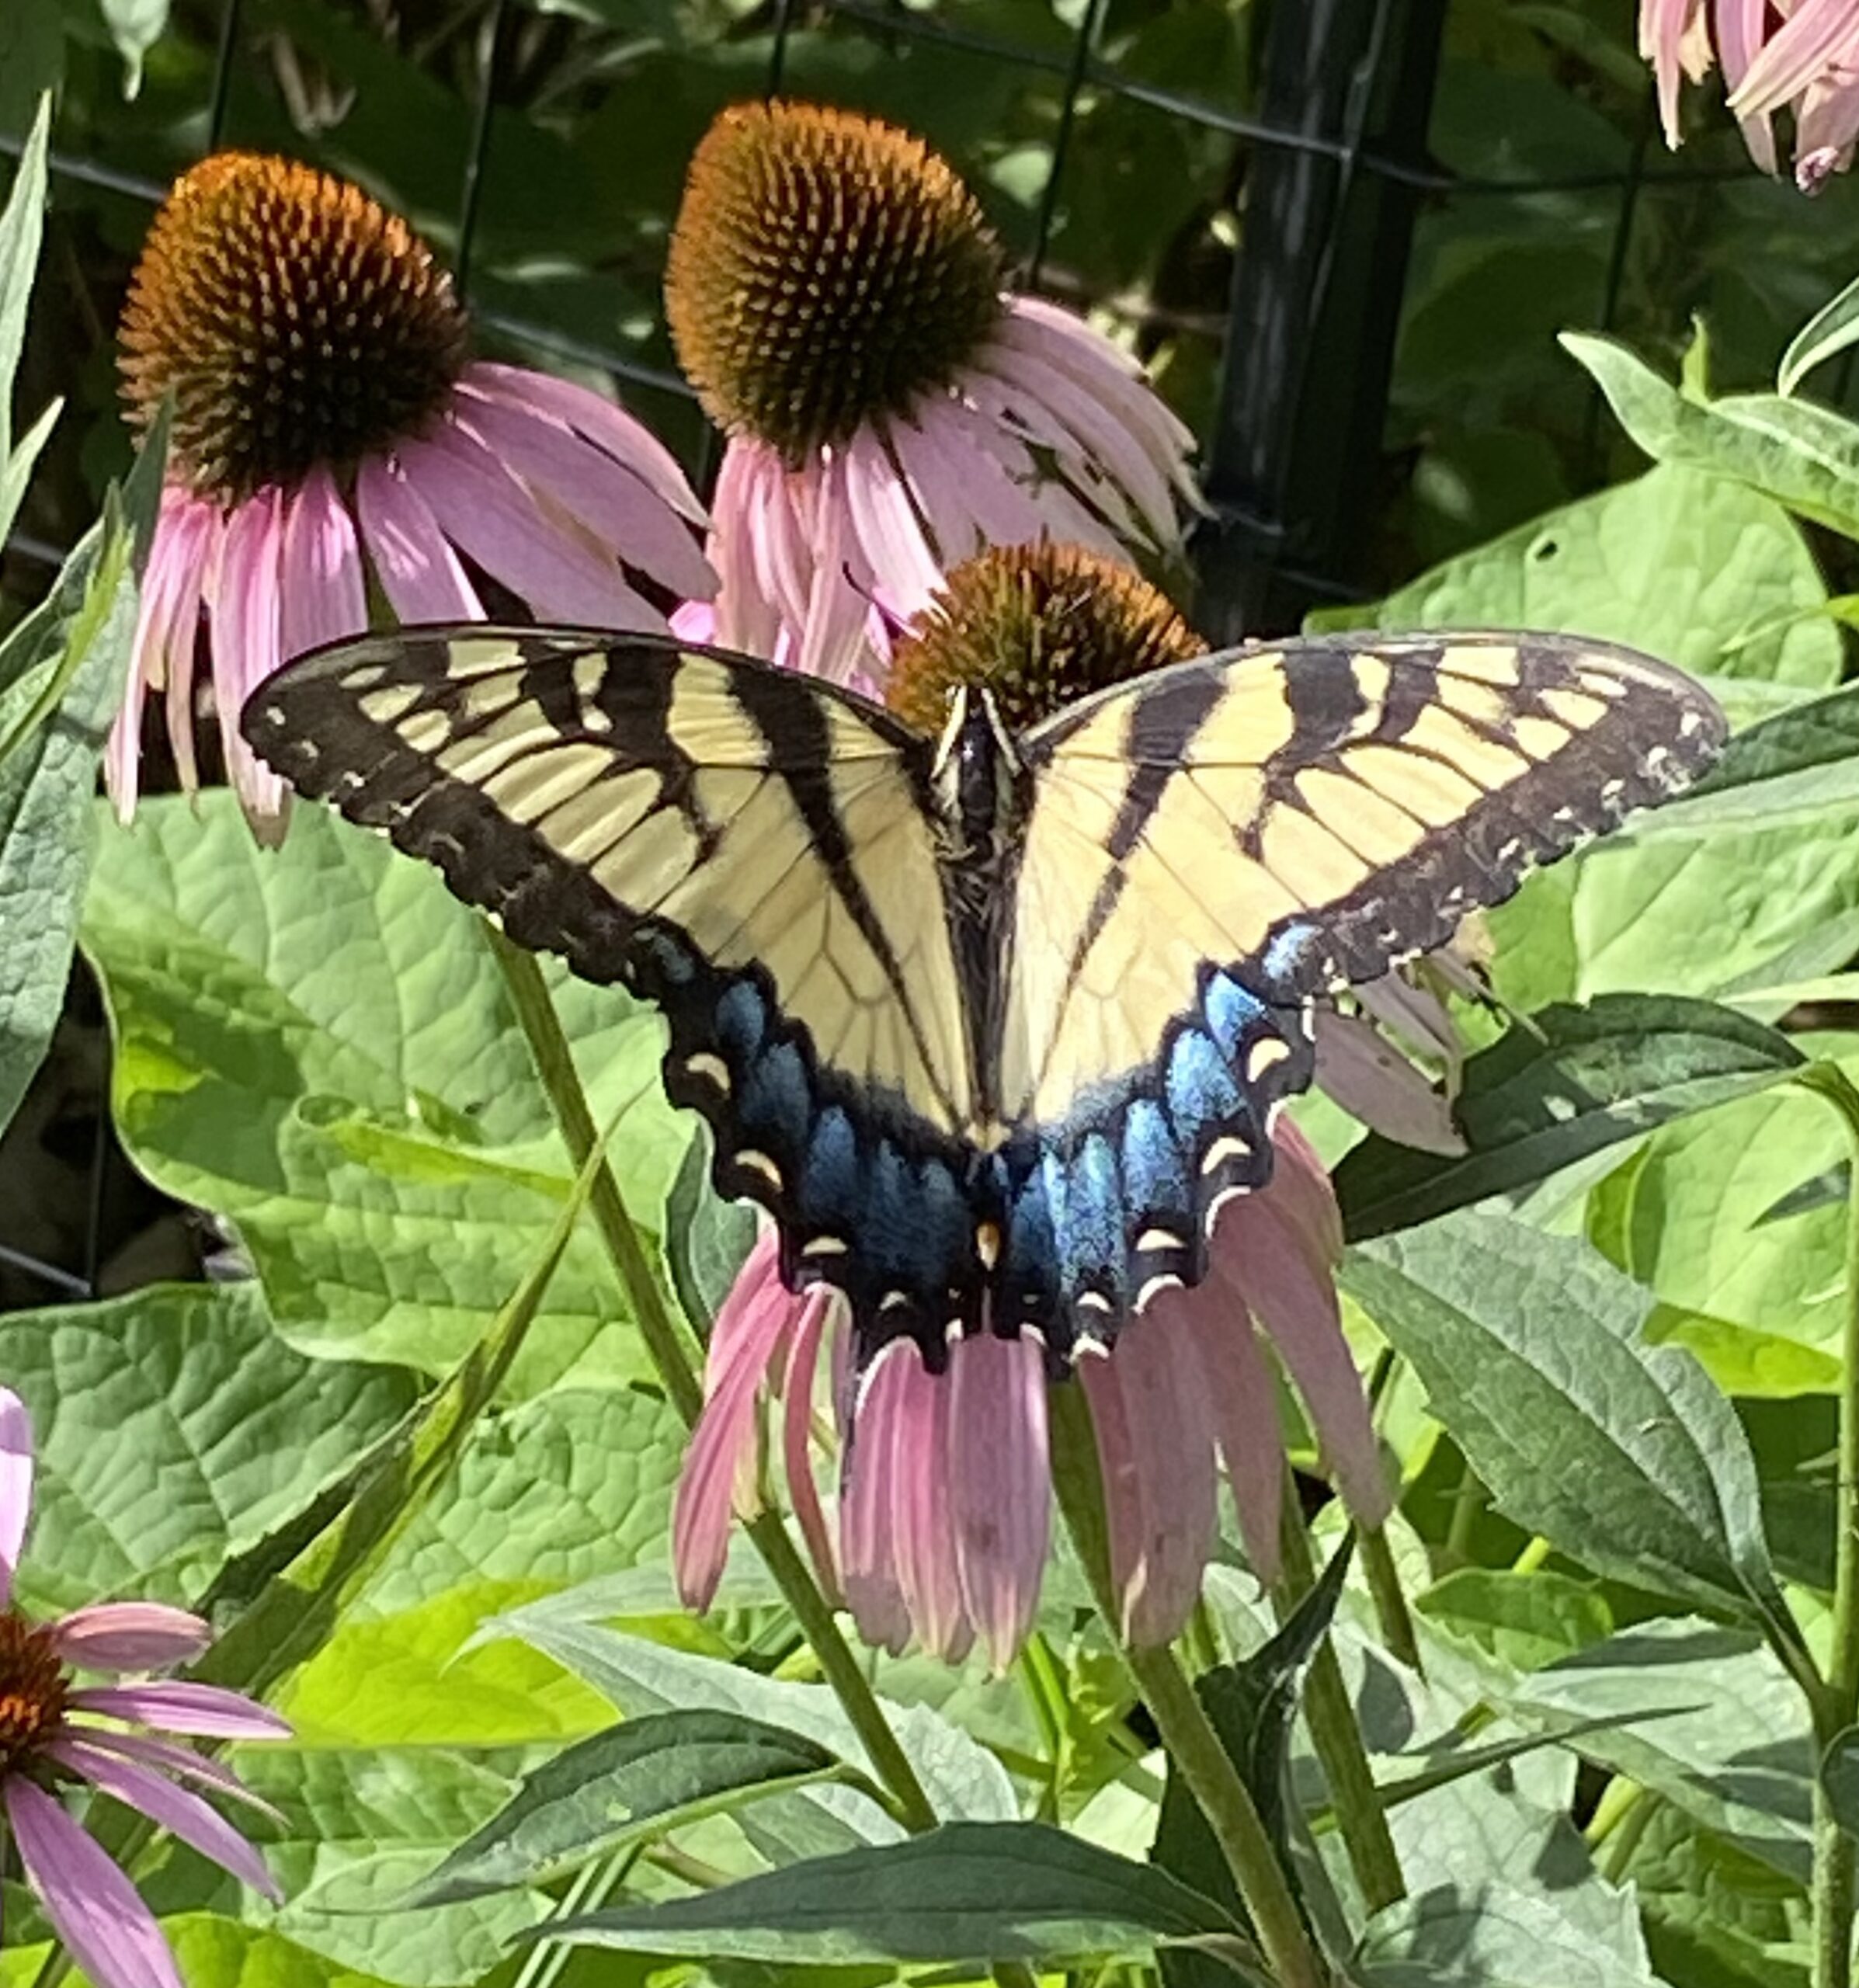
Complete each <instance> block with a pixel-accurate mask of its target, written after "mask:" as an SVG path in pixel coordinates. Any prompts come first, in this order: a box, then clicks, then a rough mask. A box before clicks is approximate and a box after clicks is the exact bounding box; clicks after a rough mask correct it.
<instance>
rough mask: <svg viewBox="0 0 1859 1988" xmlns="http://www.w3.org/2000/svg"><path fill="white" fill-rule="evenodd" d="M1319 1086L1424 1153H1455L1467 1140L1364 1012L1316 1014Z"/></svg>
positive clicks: (1426, 1082)
mask: <svg viewBox="0 0 1859 1988" xmlns="http://www.w3.org/2000/svg"><path fill="white" fill-rule="evenodd" d="M1312 1033H1313V1034H1314V1036H1315V1040H1316V1051H1317V1065H1316V1083H1317V1086H1318V1088H1319V1090H1322V1091H1323V1092H1324V1093H1326V1094H1327V1095H1328V1096H1329V1097H1333V1098H1334V1099H1335V1100H1336V1103H1339V1104H1340V1105H1341V1106H1342V1107H1343V1110H1345V1111H1346V1112H1347V1113H1348V1114H1350V1117H1352V1118H1359V1119H1360V1121H1362V1123H1363V1124H1364V1125H1366V1126H1367V1127H1368V1128H1370V1130H1371V1131H1377V1132H1379V1133H1381V1135H1382V1136H1383V1137H1384V1138H1390V1139H1393V1140H1395V1141H1396V1142H1398V1143H1399V1144H1400V1145H1404V1146H1414V1147H1416V1148H1418V1149H1419V1150H1420V1151H1421V1152H1442V1153H1457V1152H1464V1151H1465V1138H1464V1137H1463V1136H1462V1135H1461V1133H1460V1131H1459V1129H1458V1126H1457V1125H1456V1124H1454V1122H1453V1117H1452V1107H1451V1105H1450V1104H1448V1103H1447V1101H1446V1098H1445V1096H1444V1093H1443V1092H1441V1091H1440V1089H1439V1088H1438V1086H1437V1085H1435V1084H1434V1083H1433V1079H1431V1078H1430V1077H1429V1076H1427V1075H1426V1072H1425V1071H1423V1070H1421V1069H1416V1066H1415V1065H1413V1064H1412V1063H1411V1062H1409V1061H1408V1059H1407V1058H1406V1057H1405V1056H1403V1055H1402V1054H1401V1052H1400V1051H1399V1050H1398V1049H1397V1048H1395V1046H1394V1044H1392V1042H1390V1041H1388V1038H1387V1037H1385V1035H1383V1034H1381V1032H1380V1030H1378V1029H1377V1028H1376V1027H1374V1024H1372V1023H1370V1022H1367V1021H1364V1020H1363V1019H1362V1017H1360V1015H1340V1014H1338V1013H1336V1010H1335V1009H1334V1008H1319V1009H1318V1010H1317V1011H1316V1013H1315V1016H1314V1017H1313V1018H1312Z"/></svg>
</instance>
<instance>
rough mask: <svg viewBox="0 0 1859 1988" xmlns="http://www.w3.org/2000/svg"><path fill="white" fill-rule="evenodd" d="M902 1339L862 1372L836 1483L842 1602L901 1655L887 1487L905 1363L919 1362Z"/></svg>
mask: <svg viewBox="0 0 1859 1988" xmlns="http://www.w3.org/2000/svg"><path fill="white" fill-rule="evenodd" d="M916 1364H919V1360H918V1354H917V1350H916V1347H915V1346H914V1345H912V1343H911V1342H910V1341H909V1340H907V1339H898V1340H892V1341H891V1343H890V1344H889V1345H888V1346H887V1347H884V1350H882V1351H881V1353H880V1354H878V1356H877V1359H876V1360H874V1361H873V1362H872V1364H871V1365H870V1368H868V1369H867V1371H866V1373H865V1375H864V1376H863V1379H862V1380H861V1381H860V1383H859V1386H858V1394H857V1400H856V1402H855V1403H854V1405H853V1411H852V1426H851V1428H850V1430H849V1432H848V1434H847V1438H846V1451H845V1456H844V1459H843V1465H842V1470H843V1476H842V1479H841V1481H840V1485H839V1568H840V1573H841V1576H842V1578H843V1581H844V1583H845V1589H846V1606H847V1607H849V1608H850V1609H851V1611H852V1619H853V1621H855V1622H856V1623H857V1625H859V1634H860V1635H862V1636H863V1638H864V1639H865V1640H866V1642H868V1643H875V1644H877V1646H879V1647H880V1648H881V1649H888V1650H889V1651H890V1652H891V1655H892V1656H902V1654H903V1653H904V1651H905V1649H906V1648H907V1647H908V1646H909V1642H910V1611H909V1608H908V1607H906V1606H905V1602H904V1590H903V1583H902V1581H901V1580H900V1579H899V1578H898V1568H897V1541H896V1538H895V1534H894V1532H893V1531H892V1528H891V1487H892V1483H893V1481H894V1476H895V1470H896V1467H897V1465H896V1459H897V1455H898V1441H899V1437H900V1436H901V1435H902V1423H903V1422H904V1419H905V1415H906V1414H907V1413H908V1411H909V1402H910V1392H911V1391H910V1375H909V1368H910V1367H911V1366H912V1365H916Z"/></svg>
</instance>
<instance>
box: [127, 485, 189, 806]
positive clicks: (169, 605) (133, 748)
mask: <svg viewBox="0 0 1859 1988" xmlns="http://www.w3.org/2000/svg"><path fill="white" fill-rule="evenodd" d="M212 524H213V514H212V512H211V509H210V506H206V505H203V503H201V502H200V500H199V499H196V498H193V497H191V496H189V495H188V494H187V492H186V491H185V490H184V489H182V488H181V486H180V485H178V484H173V483H169V484H164V485H163V486H162V496H161V502H160V506H159V507H158V510H157V512H156V516H155V537H154V539H153V540H152V541H151V544H150V546H149V549H148V565H147V566H146V568H144V572H143V575H142V585H141V594H140V596H139V597H138V600H137V609H136V634H135V646H134V652H133V654H132V655H131V658H130V670H129V684H128V688H127V693H126V694H125V696H124V698H123V708H122V710H121V711H119V712H118V713H117V714H116V723H115V724H114V725H113V726H112V727H111V729H110V735H109V745H108V746H107V747H106V749H105V752H104V759H103V771H104V777H105V780H106V783H107V784H108V786H109V793H110V796H111V798H112V799H113V800H114V801H115V802H116V812H117V815H119V817H120V818H121V819H122V820H123V821H125V822H127V820H128V819H129V818H130V816H131V815H133V814H134V812H135V803H136V793H137V787H138V785H139V777H138V776H139V768H140V761H141V730H142V707H143V704H144V699H145V697H146V695H147V693H148V692H149V691H150V690H159V689H161V688H162V686H164V685H165V684H168V683H169V682H170V680H171V675H170V673H171V670H172V668H173V666H174V662H175V656H174V652H175V650H176V648H178V647H179V645H178V643H177V641H176V634H177V625H178V624H179V622H180V621H181V620H182V616H183V613H184V614H185V620H186V636H187V648H186V656H185V659H184V660H182V662H180V665H179V674H180V676H181V678H182V687H183V690H184V691H185V692H186V693H189V694H190V693H191V692H192V690H193V636H194V631H195V624H196V621H197V620H198V617H199V613H200V576H201V572H202V568H203V558H202V548H203V544H204V543H205V542H207V538H208V537H209V535H210V532H211V529H212ZM192 764H193V750H192V739H191V735H190V736H189V746H188V753H187V757H186V766H187V767H189V768H190V767H191V766H192Z"/></svg>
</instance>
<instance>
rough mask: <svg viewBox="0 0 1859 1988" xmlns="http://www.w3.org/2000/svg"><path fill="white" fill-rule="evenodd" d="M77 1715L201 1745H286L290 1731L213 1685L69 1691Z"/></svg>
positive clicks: (261, 1708) (166, 1684)
mask: <svg viewBox="0 0 1859 1988" xmlns="http://www.w3.org/2000/svg"><path fill="white" fill-rule="evenodd" d="M69 1703H70V1704H71V1707H72V1708H73V1709H74V1710H75V1711H78V1712H101V1713H103V1715H105V1716H106V1717H107V1718H110V1719H127V1720H129V1721H130V1723H131V1724H133V1725H136V1726H153V1727H154V1728H155V1729H156V1730H157V1731H158V1732H168V1733H191V1734H194V1735H196V1736H199V1737H200V1738H202V1739H207V1740H288V1739H289V1738H290V1727H289V1726H287V1724H286V1723H285V1722H284V1721H283V1719H280V1718H279V1717H278V1715H277V1714H276V1712H268V1711H267V1710H266V1708H265V1707H264V1706H262V1705H259V1704H258V1703H256V1702H255V1701H254V1700H252V1699H251V1698H247V1697H246V1696H245V1694H244V1693H243V1692H242V1691H228V1690H226V1689H225V1687H224V1686H223V1685H219V1684H189V1683H187V1682H186V1681H185V1680H162V1681H160V1682H158V1683H155V1684H99V1685H96V1686H95V1687H92V1688H90V1689H89V1690H85V1691H73V1692H72V1693H71V1698H70V1700H69Z"/></svg>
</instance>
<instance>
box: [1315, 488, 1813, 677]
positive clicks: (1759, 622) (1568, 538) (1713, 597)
mask: <svg viewBox="0 0 1859 1988" xmlns="http://www.w3.org/2000/svg"><path fill="white" fill-rule="evenodd" d="M1825 600H1826V589H1825V588H1824V587H1823V585H1822V584H1821V581H1820V577H1819V573H1818V572H1817V571H1816V568H1815V565H1814V561H1813V558H1812V554H1810V553H1809V551H1808V548H1807V546H1806V544H1805V541H1804V540H1802V537H1801V534H1800V532H1799V531H1798V529H1797V528H1796V527H1795V525H1794V524H1793V523H1791V521H1790V520H1789V518H1788V515H1787V513H1785V512H1784V511H1783V510H1782V509H1781V507H1780V506H1777V505H1775V504H1773V503H1771V502H1769V501H1768V500H1767V499H1766V498H1763V497H1761V496H1759V495H1756V493H1755V492H1752V491H1749V490H1746V489H1744V488H1742V487H1741V486H1740V485H1737V484H1735V483H1732V482H1729V481H1725V479H1724V478H1721V477H1714V476H1710V475H1707V474H1704V472H1702V471H1694V470H1687V469H1682V468H1676V467H1673V468H1668V467H1659V468H1656V469H1654V470H1652V471H1649V473H1648V474H1645V476H1642V477H1640V478H1638V479H1637V480H1636V481H1634V482H1631V483H1626V484H1622V485H1619V486H1618V488H1614V489H1611V490H1605V491H1603V492H1600V494H1599V495H1596V496H1593V497H1585V498H1583V499H1580V500H1579V502H1576V503H1573V504H1569V505H1565V506H1563V507H1562V509H1560V510H1556V511H1551V512H1550V513H1548V514H1547V515H1546V516H1543V517H1541V518H1538V519H1537V520H1534V522H1533V523H1530V524H1527V525H1524V526H1522V527H1520V528H1519V529H1518V530H1516V531H1513V532H1507V533H1505V534H1504V536H1503V537H1501V538H1497V539H1494V540H1492V542H1491V543H1490V544H1489V545H1482V546H1480V547H1479V548H1478V549H1477V550H1476V551H1472V552H1468V553H1465V554H1461V556H1460V557H1458V558H1456V559H1449V560H1447V561H1445V562H1444V564H1443V565H1439V566H1436V567H1434V568H1433V570H1432V571H1431V572H1428V573H1424V574H1423V575H1421V576H1420V578H1419V579H1417V580H1414V581H1412V582H1409V585H1407V586H1404V587H1402V588H1400V589H1399V590H1398V591H1397V592H1395V593H1392V594H1390V595H1389V596H1388V597H1387V599H1386V600H1383V601H1382V602H1381V603H1380V604H1379V605H1378V606H1374V607H1371V608H1369V609H1367V610H1360V609H1358V610H1354V611H1353V613H1352V614H1351V616H1350V620H1351V621H1352V622H1353V625H1354V626H1357V627H1362V626H1364V625H1367V626H1371V627H1377V628H1383V629H1388V630H1397V631H1398V630H1407V629H1421V628H1450V627H1461V628H1465V627H1493V628H1543V629H1560V630H1564V631H1567V632H1568V633H1569V634H1580V635H1595V636H1600V637H1604V638H1606V639H1607V640H1610V641H1618V642H1626V643H1628V644H1629V645H1631V646H1632V647H1634V648H1641V649H1645V651H1647V652H1648V653H1649V654H1650V655H1657V656H1663V658H1664V659H1666V661H1667V662H1675V663H1677V664H1678V665H1679V666H1680V667H1681V668H1683V669H1689V670H1690V671H1692V672H1694V673H1696V674H1697V675H1699V676H1714V675H1725V676H1756V677H1763V678H1769V679H1774V680H1775V681H1777V682H1780V683H1796V684H1803V685H1808V686H1814V687H1817V688H1821V689H1826V688H1830V687H1831V686H1833V684H1834V683H1837V682H1838V681H1839V679H1840V653H1841V652H1840V637H1839V633H1838V631H1837V630H1836V629H1835V628H1834V627H1832V626H1831V624H1829V623H1827V622H1826V621H1824V620H1813V619H1811V618H1809V619H1802V618H1800V617H1812V615H1813V613H1814V612H1815V610H1817V609H1818V608H1819V606H1821V605H1822V603H1823V602H1824V601H1825Z"/></svg>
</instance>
